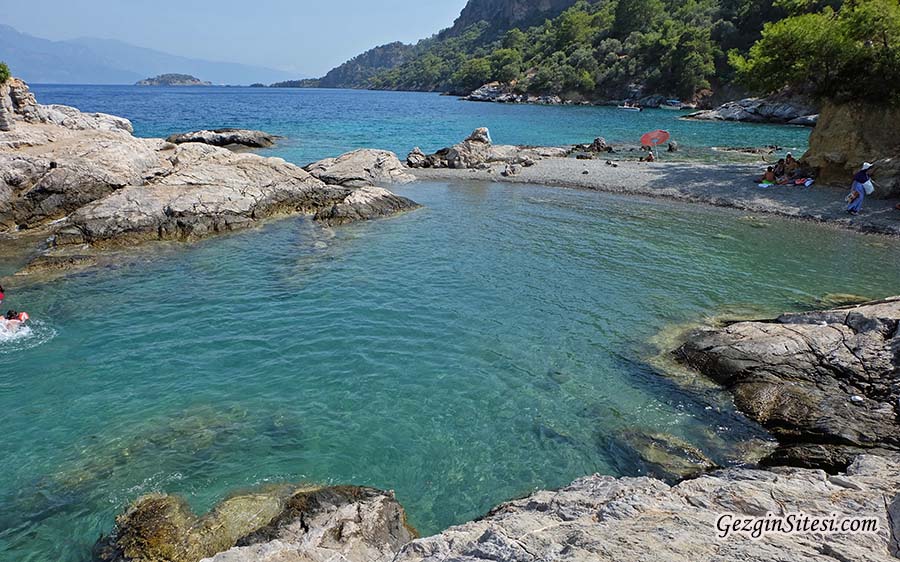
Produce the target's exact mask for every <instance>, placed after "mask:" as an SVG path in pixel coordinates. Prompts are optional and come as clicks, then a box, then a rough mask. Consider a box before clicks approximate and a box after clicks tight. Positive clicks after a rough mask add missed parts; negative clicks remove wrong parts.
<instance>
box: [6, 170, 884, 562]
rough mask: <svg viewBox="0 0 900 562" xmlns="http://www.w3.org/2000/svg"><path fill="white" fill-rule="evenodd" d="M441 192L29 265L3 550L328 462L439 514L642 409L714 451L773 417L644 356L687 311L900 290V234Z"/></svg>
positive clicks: (510, 492) (560, 476) (302, 473)
mask: <svg viewBox="0 0 900 562" xmlns="http://www.w3.org/2000/svg"><path fill="white" fill-rule="evenodd" d="M396 191H397V192H398V193H399V194H401V195H404V196H407V197H410V198H412V199H414V200H416V201H418V202H420V203H422V204H423V205H424V206H425V207H424V208H423V209H421V210H418V211H415V212H413V213H409V214H405V215H402V216H399V217H396V218H393V219H388V220H384V221H376V222H371V223H364V224H357V225H351V226H348V227H345V228H338V229H334V230H329V229H323V228H321V227H319V226H317V225H314V224H312V223H311V222H310V221H308V220H306V219H290V220H284V221H279V222H273V223H270V224H268V225H266V226H265V227H264V228H261V229H257V230H253V231H248V232H244V233H240V234H236V235H232V236H226V237H222V238H217V239H211V240H207V241H204V242H202V243H198V244H193V245H188V246H183V247H182V246H178V247H170V246H159V247H158V248H157V249H156V250H155V251H152V252H149V253H141V254H139V257H135V258H134V259H133V260H129V261H126V262H125V263H123V264H122V265H121V266H120V267H117V268H114V269H106V270H94V271H88V272H86V273H83V274H80V275H77V276H74V277H69V278H65V279H61V280H58V281H54V282H50V283H46V284H41V285H32V286H27V287H23V288H22V289H21V290H18V291H16V293H15V295H14V297H12V298H10V300H9V302H8V303H5V304H9V305H10V306H12V307H15V308H23V309H24V308H27V309H28V310H29V311H30V312H32V316H33V317H34V318H35V319H36V320H37V322H36V326H35V330H36V332H38V335H40V334H43V335H44V336H46V337H45V338H44V339H43V340H41V341H40V342H39V345H24V342H22V341H19V342H8V343H4V344H0V358H2V363H3V367H2V368H0V411H2V412H3V427H4V431H3V433H2V435H0V448H2V450H3V451H4V452H5V454H4V467H3V468H4V470H3V471H2V473H0V503H2V505H3V506H4V508H3V510H2V515H0V557H2V558H3V559H10V560H12V559H15V560H35V561H37V560H48V559H54V560H56V559H59V560H72V561H75V560H85V559H87V558H89V555H90V545H91V544H92V543H93V541H94V540H95V539H96V538H97V536H98V535H99V534H100V533H101V532H106V531H108V530H109V527H110V525H111V522H112V521H113V518H114V515H115V514H116V513H118V512H120V511H121V509H122V508H123V507H124V506H125V505H127V504H128V502H130V501H131V500H133V499H135V498H136V497H138V496H139V495H141V494H143V493H146V492H149V491H153V490H164V491H166V492H171V493H177V494H181V495H184V496H185V497H186V498H188V500H189V501H190V502H191V504H192V506H193V507H194V508H195V509H197V510H199V511H203V510H205V509H208V508H209V507H210V506H212V505H213V504H214V503H215V502H216V501H218V500H219V499H221V498H222V497H223V496H225V495H226V494H228V493H230V492H232V491H234V490H236V489H241V488H247V487H252V486H258V485H265V484H266V483H274V482H283V481H302V480H308V481H313V482H321V483H354V484H361V485H371V486H376V487H381V488H385V489H394V490H396V491H397V496H398V499H399V500H400V501H401V502H402V503H403V504H404V506H405V507H406V508H407V510H408V511H409V515H410V520H411V523H412V524H413V525H415V526H416V527H417V528H418V529H419V530H420V531H422V532H423V533H432V532H436V531H439V530H441V529H443V528H445V527H447V526H449V525H452V524H454V523H459V522H462V521H465V520H468V519H471V518H473V517H477V516H479V515H482V514H483V513H484V512H485V511H486V510H487V509H489V508H491V507H493V506H494V505H496V504H497V503H499V502H501V501H503V500H506V499H509V498H512V497H516V496H521V495H523V494H526V493H528V492H529V491H531V490H533V489H536V488H552V487H557V486H560V485H564V484H567V483H569V482H570V481H571V480H572V479H574V478H576V477H578V476H582V475H585V474H590V473H593V472H601V473H605V474H612V475H624V474H635V473H639V472H640V470H641V467H640V466H638V465H637V464H634V463H633V462H631V460H630V459H629V458H628V457H624V456H622V455H621V454H620V452H621V448H620V446H619V438H620V436H622V435H623V434H625V433H627V432H629V431H636V430H637V431H642V432H646V433H665V434H672V435H675V436H678V437H679V438H682V439H684V440H687V441H689V442H691V443H694V444H696V445H697V446H700V447H703V448H704V450H705V451H707V452H708V454H709V455H710V456H713V457H714V459H715V460H716V461H717V462H720V463H727V462H729V461H728V458H729V452H730V451H732V450H733V449H734V448H735V447H736V445H737V444H738V443H741V442H744V441H745V440H746V439H747V438H749V437H758V436H760V433H759V430H758V429H757V428H756V427H755V426H754V425H752V424H750V423H749V422H748V421H746V420H745V419H744V418H743V417H742V416H740V415H738V414H735V413H734V412H732V411H730V409H729V408H727V406H725V405H723V402H722V400H721V397H720V396H719V395H718V393H716V392H715V391H713V390H710V391H708V392H692V391H686V390H682V389H680V388H679V387H678V386H677V385H675V384H673V383H672V382H670V381H669V380H668V379H666V378H665V377H664V376H661V375H660V373H659V372H657V371H656V370H655V369H654V368H652V367H651V366H650V364H649V363H648V359H649V357H650V356H652V355H653V354H654V353H655V350H653V349H652V348H651V347H650V346H649V345H648V343H647V342H648V341H650V340H651V339H653V338H654V337H656V336H657V335H658V334H659V333H660V332H664V331H666V330H667V329H670V327H671V326H675V325H681V324H685V323H691V322H696V321H700V320H702V319H703V318H704V317H706V316H708V315H710V314H715V313H717V312H720V311H723V310H727V309H732V308H740V309H747V310H751V311H753V312H754V313H755V314H757V315H760V314H762V315H765V314H775V313H777V312H778V311H781V310H784V309H798V308H804V307H807V308H808V307H813V306H815V302H816V299H817V298H819V297H821V296H822V295H824V294H826V293H855V294H861V295H864V296H867V297H870V298H878V297H883V296H887V295H890V294H896V293H897V292H898V290H900V266H898V262H897V260H896V256H897V255H898V251H900V241H898V240H894V239H887V238H880V237H872V236H864V235H858V234H853V233H847V232H842V231H837V230H830V229H826V228H821V227H819V226H816V225H812V224H806V223H801V222H790V221H784V220H780V219H777V218H770V217H762V218H760V217H757V218H754V219H748V218H746V217H744V215H743V214H741V213H739V212H731V211H728V210H723V209H711V208H703V207H691V206H685V205H681V204H675V203H669V202H665V201H659V200H645V199H641V198H625V197H619V196H613V195H608V194H602V193H595V192H588V191H577V190H564V189H555V188H546V187H537V186H514V185H508V184H490V183H484V184H479V183H466V184H460V185H450V184H446V183H418V184H412V185H410V186H406V187H398V188H396Z"/></svg>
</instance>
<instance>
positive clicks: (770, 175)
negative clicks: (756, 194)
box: [756, 166, 778, 184]
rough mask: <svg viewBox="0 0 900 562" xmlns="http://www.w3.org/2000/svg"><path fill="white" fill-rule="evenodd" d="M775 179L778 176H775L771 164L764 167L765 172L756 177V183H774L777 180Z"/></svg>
mask: <svg viewBox="0 0 900 562" xmlns="http://www.w3.org/2000/svg"><path fill="white" fill-rule="evenodd" d="M777 179H778V178H777V177H776V176H775V168H773V167H772V166H769V167H768V168H766V173H764V174H763V175H762V177H761V178H759V179H757V180H756V183H760V184H763V183H768V184H774V183H775V182H776V181H777Z"/></svg>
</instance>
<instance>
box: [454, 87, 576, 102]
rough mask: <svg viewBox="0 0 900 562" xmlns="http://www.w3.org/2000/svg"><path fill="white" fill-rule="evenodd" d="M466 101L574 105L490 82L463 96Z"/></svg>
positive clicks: (552, 96) (556, 97)
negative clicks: (520, 92)
mask: <svg viewBox="0 0 900 562" xmlns="http://www.w3.org/2000/svg"><path fill="white" fill-rule="evenodd" d="M463 99H465V100H466V101H480V102H491V103H527V104H532V105H574V102H571V101H566V100H563V99H562V98H561V97H559V96H557V95H548V96H538V95H534V94H519V93H516V92H515V91H513V89H512V88H511V87H510V86H509V85H507V84H501V83H499V82H491V83H488V84H485V85H484V86H481V87H480V88H478V89H477V90H475V91H474V92H472V93H471V94H469V95H467V96H465V97H464V98H463Z"/></svg>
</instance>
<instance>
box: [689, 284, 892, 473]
mask: <svg viewBox="0 0 900 562" xmlns="http://www.w3.org/2000/svg"><path fill="white" fill-rule="evenodd" d="M677 355H678V357H679V358H680V359H681V360H682V361H684V362H685V363H686V364H688V365H689V366H692V367H694V368H696V369H698V370H699V371H701V372H702V373H704V374H706V375H708V376H709V377H711V378H712V379H714V380H716V381H717V382H719V383H720V384H722V385H724V386H725V387H726V388H728V389H729V390H730V391H731V393H732V394H733V395H734V399H735V404H736V405H737V407H738V408H739V409H741V410H742V411H743V412H744V413H746V414H747V415H748V416H750V417H751V418H753V419H754V420H756V421H758V422H759V423H761V424H762V425H763V426H764V427H766V428H768V429H769V430H770V431H771V432H772V433H773V434H774V435H775V436H776V437H777V438H778V440H779V441H780V442H781V444H782V446H781V448H780V449H779V451H777V452H776V453H775V455H774V456H775V458H776V459H777V461H778V462H779V463H783V464H791V465H797V466H812V467H817V468H824V469H828V470H838V469H840V468H842V467H844V466H846V465H847V464H848V463H849V462H850V461H851V459H852V458H853V457H854V456H855V455H857V454H859V453H860V452H862V451H865V450H871V449H889V450H898V449H900V424H898V421H897V420H898V412H900V402H898V400H900V376H898V373H900V297H895V298H891V299H886V300H884V301H876V302H873V303H867V304H863V305H858V306H852V307H846V308H838V309H834V310H827V311H822V312H806V313H800V314H785V315H782V316H780V317H779V318H777V319H775V320H772V321H760V322H738V323H735V324H732V325H730V326H726V327H724V328H721V329H712V330H699V331H697V332H695V333H694V334H692V335H691V336H690V337H689V339H688V341H687V343H685V344H684V345H683V346H682V347H681V348H680V349H679V350H678V352H677ZM854 397H860V398H862V399H861V400H860V399H854Z"/></svg>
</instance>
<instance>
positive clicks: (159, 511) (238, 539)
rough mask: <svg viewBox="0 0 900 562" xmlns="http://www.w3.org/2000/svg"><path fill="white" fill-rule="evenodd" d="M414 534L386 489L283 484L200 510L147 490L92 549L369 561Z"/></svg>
mask: <svg viewBox="0 0 900 562" xmlns="http://www.w3.org/2000/svg"><path fill="white" fill-rule="evenodd" d="M415 536H416V535H415V531H414V530H413V529H412V528H411V527H409V526H408V525H407V524H406V515H405V513H404V511H403V508H402V507H401V506H400V504H398V503H397V501H396V500H395V499H394V496H393V494H391V493H387V492H381V491H378V490H374V489H371V488H360V487H355V486H338V487H329V488H320V487H307V488H299V489H298V488H296V487H291V486H280V487H275V488H272V489H269V490H264V491H260V492H255V493H249V494H242V495H238V496H234V497H231V498H229V499H226V500H224V501H222V502H221V503H219V504H218V505H217V506H216V507H215V508H214V509H213V510H212V511H210V512H209V513H207V514H206V515H204V516H202V517H197V516H196V515H194V514H193V513H192V512H191V510H190V508H189V507H188V506H187V504H186V503H185V502H184V501H183V500H181V499H180V498H177V497H173V496H165V495H159V494H154V495H150V496H145V497H143V498H140V499H139V500H137V501H136V502H135V503H134V504H133V505H132V506H130V507H129V508H128V510H127V511H126V512H125V513H123V514H122V515H120V516H119V517H117V518H116V529H115V531H114V532H113V533H112V535H110V536H109V537H106V538H103V539H101V540H100V541H99V542H98V544H97V546H96V547H95V556H96V558H97V559H98V560H101V561H103V562H126V561H127V562H163V561H165V562H197V561H199V560H201V559H205V560H211V561H216V562H232V561H244V562H249V561H259V562H262V561H270V562H274V561H276V560H278V561H281V562H289V561H297V562H300V561H311V560H327V559H335V558H337V559H342V560H359V561H367V562H368V561H376V560H390V559H392V558H393V556H394V555H395V554H396V552H397V551H399V550H400V547H401V546H403V545H404V544H406V543H408V542H409V541H410V540H412V539H413V538H415ZM229 549H230V550H229Z"/></svg>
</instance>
